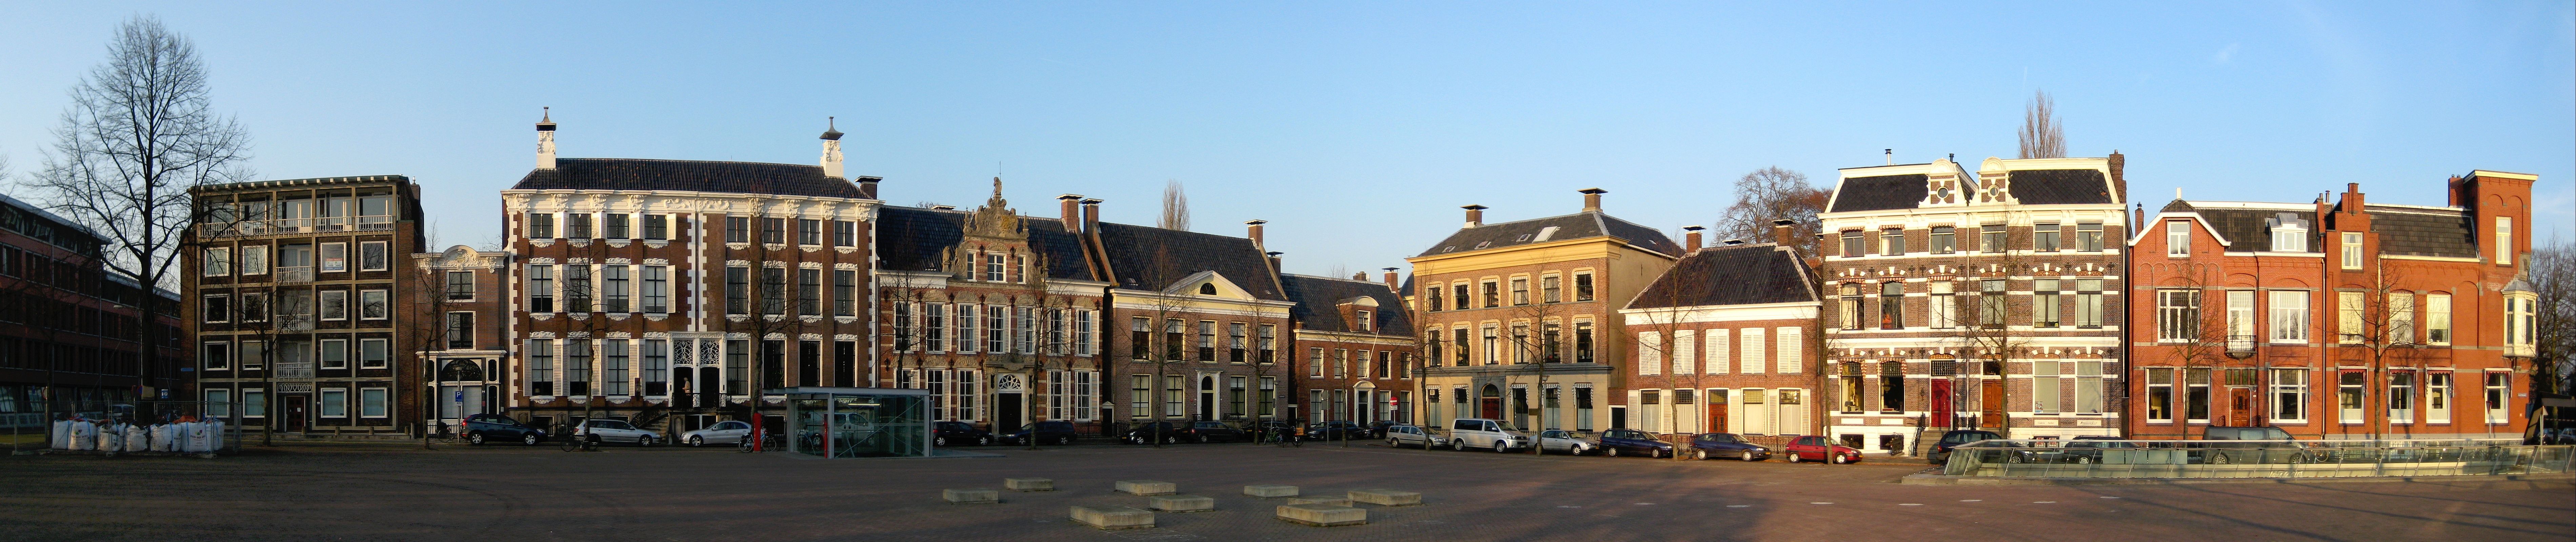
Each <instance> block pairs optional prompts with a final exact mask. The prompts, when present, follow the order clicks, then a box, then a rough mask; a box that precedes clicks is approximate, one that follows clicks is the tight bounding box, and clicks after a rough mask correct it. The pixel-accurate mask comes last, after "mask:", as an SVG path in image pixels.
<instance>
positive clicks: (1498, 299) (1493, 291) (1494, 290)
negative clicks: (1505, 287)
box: [1484, 280, 1503, 309]
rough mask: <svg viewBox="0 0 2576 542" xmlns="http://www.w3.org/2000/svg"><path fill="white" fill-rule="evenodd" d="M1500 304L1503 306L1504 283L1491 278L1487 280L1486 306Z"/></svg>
mask: <svg viewBox="0 0 2576 542" xmlns="http://www.w3.org/2000/svg"><path fill="white" fill-rule="evenodd" d="M1500 306H1503V294H1502V285H1500V284H1496V283H1495V282H1494V281H1490V280H1489V281H1485V303H1484V307H1485V308H1488V309H1490V308H1494V307H1500Z"/></svg>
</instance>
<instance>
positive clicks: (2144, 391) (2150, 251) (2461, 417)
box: [2130, 170, 2536, 439]
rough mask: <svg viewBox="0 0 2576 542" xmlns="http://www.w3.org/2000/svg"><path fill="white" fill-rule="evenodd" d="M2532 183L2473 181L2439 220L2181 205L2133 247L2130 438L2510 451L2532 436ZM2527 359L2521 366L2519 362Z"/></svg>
mask: <svg viewBox="0 0 2576 542" xmlns="http://www.w3.org/2000/svg"><path fill="white" fill-rule="evenodd" d="M2534 180H2536V179H2535V177H2533V176H2531V175H2525V174H2518V173H2504V172H2494V171H2485V170H2479V171H2473V172H2470V174H2469V175H2467V176H2463V177H2454V178H2452V179H2451V180H2450V181H2449V185H2448V187H2447V188H2448V190H2447V192H2448V194H2449V201H2448V202H2446V203H2447V204H2446V205H2445V206H2442V207H2429V206H2412V205H2388V204H2372V203H2367V202H2366V201H2365V199H2366V198H2365V197H2364V195H2363V194H2362V193H2361V191H2360V186H2359V184H2358V183H2355V184H2351V185H2347V188H2346V190H2345V192H2344V193H2343V194H2341V196H2340V197H2338V198H2337V199H2336V200H2335V201H2333V202H2331V203H2329V202H2328V201H2327V200H2326V198H2324V197H2319V198H2318V199H2317V200H2316V201H2315V202H2313V203H2308V204H2275V203H2243V202H2207V201H2182V200H2176V201H2174V202H2173V203H2170V204H2168V205H2166V206H2165V207H2164V208H2163V209H2162V210H2161V211H2160V212H2159V213H2158V214H2157V215H2156V219H2155V220H2156V221H2155V223H2154V224H2156V227H2155V228H2151V229H2150V230H2149V231H2147V232H2144V233H2142V234H2141V235H2139V236H2137V237H2136V238H2133V239H2132V240H2131V241H2130V245H2131V246H2132V247H2133V249H2134V250H2133V252H2132V253H2133V254H2134V255H2135V256H2133V259H2134V261H2133V262H2132V263H2133V265H2134V266H2135V268H2136V269H2137V271H2136V274H2137V276H2138V277H2139V280H2138V281H2137V283H2138V284H2140V286H2139V288H2140V293H2141V295H2148V294H2150V293H2151V294H2152V295H2153V296H2154V300H2155V301H2154V302H2153V303H2147V302H2141V303H2139V304H2138V306H2137V307H2136V308H2135V309H2134V310H2133V312H2132V316H2134V317H2136V318H2138V319H2140V320H2139V321H2141V322H2147V323H2152V325H2148V324H2144V323H2142V324H2141V325H2139V326H2137V327H2135V328H2133V330H2132V331H2131V335H2132V337H2131V339H2130V340H2131V341H2132V343H2133V344H2134V345H2135V346H2134V348H2135V349H2136V350H2135V353H2134V358H2133V360H2134V362H2135V363H2136V368H2135V371H2136V372H2135V373H2133V376H2135V378H2134V379H2133V380H2134V381H2135V382H2134V383H2133V384H2131V386H2130V393H2131V394H2132V395H2133V396H2135V397H2139V398H2140V399H2141V400H2140V401H2137V402H2136V404H2134V405H2132V407H2131V408H2130V414H2131V416H2132V419H2133V420H2134V421H2133V422H2132V424H2131V428H2130V433H2131V435H2132V436H2133V437H2136V438H2192V437H2195V436H2197V435H2198V434H2199V427H2202V426H2206V425H2212V424H2217V425H2249V424H2252V425H2274V426H2279V427H2281V428H2282V429H2284V430H2287V431H2289V432H2290V434H2291V435H2293V436H2296V437H2299V438H2326V439H2366V438H2515V437H2519V436H2520V435H2521V433H2522V431H2523V429H2524V426H2525V425H2526V420H2524V419H2523V409H2522V408H2519V405H2517V404H2515V403H2516V401H2514V399H2515V398H2516V397H2518V395H2517V394H2521V393H2527V392H2528V391H2529V390H2528V389H2527V387H2526V386H2527V381H2528V378H2527V377H2528V375H2529V374H2530V373H2531V369H2530V368H2529V367H2526V366H2525V364H2526V362H2527V361H2528V356H2529V354H2528V352H2529V350H2528V348H2527V347H2521V345H2523V344H2527V343H2528V339H2527V335H2524V336H2517V337H2516V338H2514V339H2511V340H2509V339H2508V330H2509V329H2517V328H2514V327H2513V326H2514V325H2515V324H2516V323H2517V322H2518V321H2527V320H2528V319H2529V318H2530V316H2529V311H2528V309H2524V308H2521V307H2527V306H2528V305H2522V304H2519V303H2521V302H2522V301H2521V300H2525V299H2529V297H2528V293H2527V292H2515V291H2512V289H2510V288H2508V287H2507V286H2508V284H2511V283H2514V282H2515V281H2516V280H2517V278H2518V277H2519V276H2520V275H2521V274H2522V270H2521V269H2520V268H2519V267H2518V266H2517V264H2516V262H2520V261H2525V260H2527V258H2526V257H2525V255H2526V254H2528V252H2529V250H2530V249H2529V247H2530V240H2529V239H2528V238H2527V237H2528V235H2524V236H2520V238H2518V237H2517V236H2516V235H2514V225H2515V224H2518V223H2519V224H2529V223H2530V218H2531V214H2530V213H2531V210H2530V207H2529V202H2530V198H2531V184H2532V182H2533V181H2534ZM2516 354H2521V355H2520V356H2519V357H2517V356H2516Z"/></svg>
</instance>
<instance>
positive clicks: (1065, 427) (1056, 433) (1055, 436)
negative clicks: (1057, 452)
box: [1002, 420, 1082, 445]
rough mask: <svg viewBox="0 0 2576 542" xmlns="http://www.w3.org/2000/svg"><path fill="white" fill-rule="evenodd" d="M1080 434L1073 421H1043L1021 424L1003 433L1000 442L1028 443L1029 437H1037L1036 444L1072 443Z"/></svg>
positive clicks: (1012, 443)
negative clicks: (1016, 428) (1013, 429)
mask: <svg viewBox="0 0 2576 542" xmlns="http://www.w3.org/2000/svg"><path fill="white" fill-rule="evenodd" d="M1081 436H1082V432H1081V431H1080V430H1077V429H1074V427H1073V422H1068V421H1060V420H1057V421H1043V422H1038V423H1033V424H1028V425H1023V426H1020V430H1018V431H1012V432H1010V433H1005V434H1003V435H1002V443H1003V444H1011V445H1020V444H1028V443H1029V440H1030V439H1037V443H1038V444H1072V443H1073V439H1075V438H1077V437H1081Z"/></svg>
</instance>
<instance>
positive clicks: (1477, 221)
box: [1459, 205, 1486, 228]
mask: <svg viewBox="0 0 2576 542" xmlns="http://www.w3.org/2000/svg"><path fill="white" fill-rule="evenodd" d="M1459 208H1460V209H1466V210H1467V227H1469V228H1473V227H1477V226H1482V225H1485V209H1486V207H1485V206H1483V205H1468V206H1465V207H1459Z"/></svg>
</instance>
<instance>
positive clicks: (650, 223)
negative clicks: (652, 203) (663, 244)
mask: <svg viewBox="0 0 2576 542" xmlns="http://www.w3.org/2000/svg"><path fill="white" fill-rule="evenodd" d="M644 238H645V239H650V240H655V241H667V240H670V239H671V217H670V216H668V215H644Z"/></svg>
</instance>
